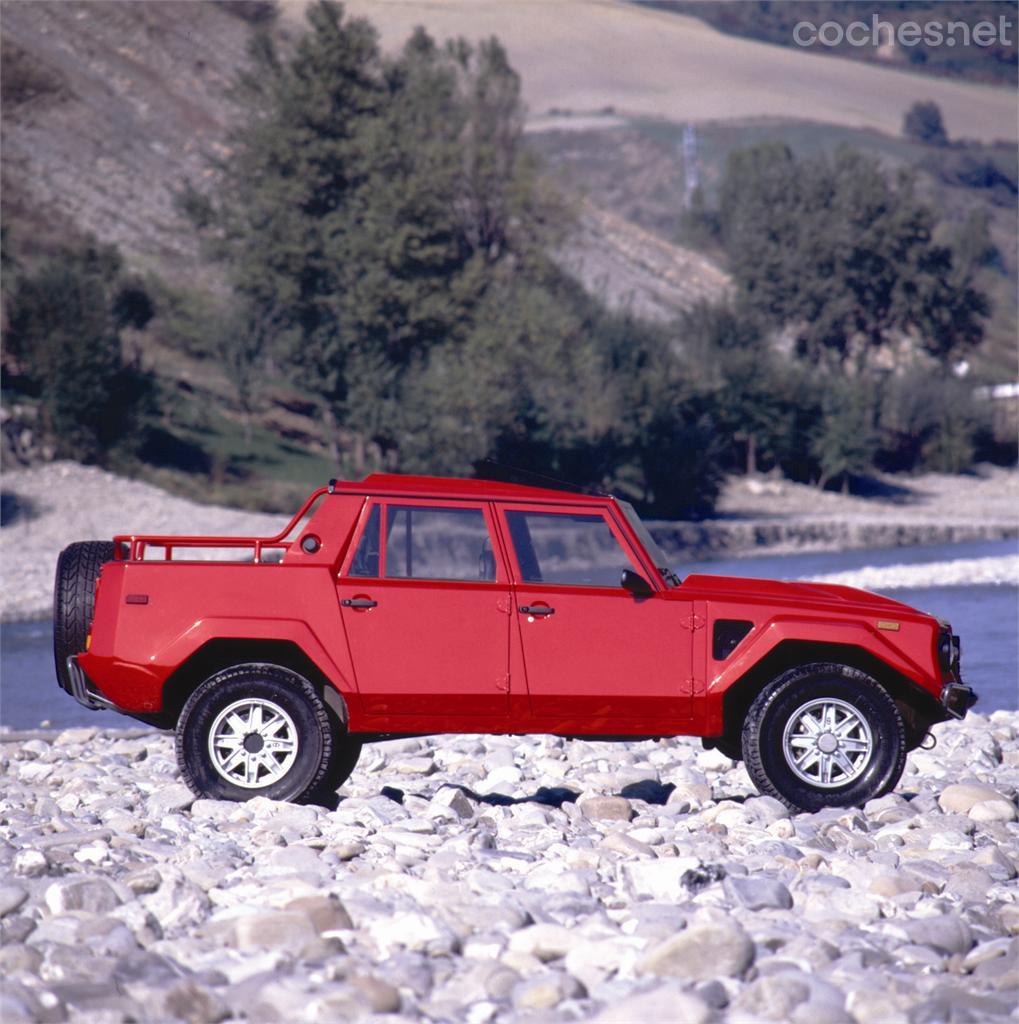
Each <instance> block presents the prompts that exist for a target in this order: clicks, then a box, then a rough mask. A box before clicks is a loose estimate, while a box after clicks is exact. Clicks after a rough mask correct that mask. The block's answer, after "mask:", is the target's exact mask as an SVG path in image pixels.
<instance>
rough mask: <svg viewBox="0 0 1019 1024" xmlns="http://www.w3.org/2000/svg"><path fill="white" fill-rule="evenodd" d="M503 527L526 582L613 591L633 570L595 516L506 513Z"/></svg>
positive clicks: (605, 527)
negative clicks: (505, 525) (506, 528)
mask: <svg viewBox="0 0 1019 1024" xmlns="http://www.w3.org/2000/svg"><path fill="white" fill-rule="evenodd" d="M506 522H507V525H508V526H509V534H510V538H511V539H512V541H513V547H514V550H515V551H516V555H517V564H518V565H519V566H520V573H521V575H522V577H523V579H524V581H525V582H527V583H561V584H567V585H571V586H579V587H618V586H619V585H620V584H619V578H620V576H622V574H623V570H624V569H632V568H633V566H632V564H631V562H630V559H629V558H628V557H627V554H626V552H625V551H624V550H623V548H622V547H621V546H620V544H619V541H618V540H616V537H615V534H613V532H612V530H611V529H609V524H608V523H607V522H605V520H604V519H603V518H602V517H601V516H599V515H583V514H579V513H577V514H574V513H556V512H515V511H507V513H506Z"/></svg>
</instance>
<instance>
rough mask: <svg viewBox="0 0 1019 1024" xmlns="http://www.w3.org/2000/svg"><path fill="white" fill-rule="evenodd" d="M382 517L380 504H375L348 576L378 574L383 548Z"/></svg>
mask: <svg viewBox="0 0 1019 1024" xmlns="http://www.w3.org/2000/svg"><path fill="white" fill-rule="evenodd" d="M381 518H382V517H381V514H380V510H379V506H378V505H375V506H374V507H373V508H372V510H371V513H370V514H369V516H368V522H367V523H365V525H364V533H362V534H361V539H360V541H358V544H357V550H356V551H355V552H354V559H353V561H352V562H351V563H350V571H349V572H348V573H347V575H348V576H378V574H379V552H380V551H381V550H382V547H381V544H380V543H379V537H380V532H379V523H380V521H381Z"/></svg>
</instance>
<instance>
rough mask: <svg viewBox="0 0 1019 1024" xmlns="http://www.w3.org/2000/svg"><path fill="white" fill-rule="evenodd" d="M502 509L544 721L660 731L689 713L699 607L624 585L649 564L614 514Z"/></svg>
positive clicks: (531, 688)
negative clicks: (694, 617)
mask: <svg viewBox="0 0 1019 1024" xmlns="http://www.w3.org/2000/svg"><path fill="white" fill-rule="evenodd" d="M501 515H502V517H503V523H504V526H505V530H504V532H505V535H506V536H507V537H508V538H509V541H510V548H511V550H512V553H513V557H514V559H515V562H516V565H515V568H514V575H515V597H514V605H515V608H514V612H515V618H516V621H517V625H518V628H519V630H520V636H521V641H522V645H523V652H524V665H525V669H526V672H527V686H528V693H529V695H530V700H531V708H532V711H533V713H534V715H535V717H536V718H537V719H539V720H540V721H541V722H542V723H545V725H544V727H545V728H548V729H549V731H555V732H574V731H575V732H587V733H595V732H600V733H603V734H612V733H620V734H633V733H637V732H639V733H643V734H645V735H656V734H657V732H658V730H661V731H662V732H668V731H669V730H670V729H671V728H674V727H676V726H677V725H681V724H682V723H683V722H684V721H685V720H686V719H688V718H689V716H690V712H691V698H692V693H693V681H692V676H693V644H692V640H691V631H690V629H689V621H690V620H689V616H690V614H691V612H692V610H693V609H692V604H691V603H690V602H687V601H679V600H675V599H674V598H672V597H667V596H666V594H667V593H668V592H667V591H665V590H664V589H658V590H656V592H655V593H654V594H653V595H652V596H651V597H647V598H640V599H639V598H635V597H634V596H633V595H632V594H631V593H630V592H629V591H627V590H624V589H623V587H622V586H621V585H620V577H621V576H622V573H623V570H624V569H631V570H632V571H634V572H639V573H641V574H642V575H644V576H645V578H646V577H647V575H648V570H647V569H645V568H644V567H643V566H642V565H641V564H640V562H639V560H638V559H637V558H635V556H634V553H633V552H632V550H631V549H630V547H629V544H628V543H627V541H626V539H625V537H624V535H623V533H622V531H621V529H620V528H619V525H618V524H617V523H616V522H615V521H614V520H613V518H612V516H611V514H610V513H609V512H608V510H604V511H601V510H597V509H594V510H592V509H591V508H575V509H569V508H563V509H557V510H552V509H551V508H550V507H549V506H531V507H529V506H524V505H521V506H509V507H505V508H503V510H502V512H501ZM656 585H657V584H656ZM684 619H686V622H685V623H684Z"/></svg>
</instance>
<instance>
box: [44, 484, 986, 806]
mask: <svg viewBox="0 0 1019 1024" xmlns="http://www.w3.org/2000/svg"><path fill="white" fill-rule="evenodd" d="M212 548H216V549H227V554H229V555H231V556H233V558H234V560H233V561H229V562H225V561H218V562H216V561H201V560H195V554H196V549H212ZM211 553H212V552H208V551H207V552H205V554H206V555H208V554H211ZM667 566H668V563H667V559H666V558H665V556H664V555H663V554H662V552H661V551H660V549H659V548H658V545H657V544H656V543H655V541H654V540H653V539H652V537H651V535H650V533H649V532H648V530H647V528H646V527H645V526H644V525H643V524H642V523H641V521H640V519H639V518H638V517H637V515H636V513H635V512H634V510H633V509H632V508H631V507H630V505H628V504H627V503H626V502H625V501H620V500H618V499H616V498H613V497H611V496H608V495H589V494H575V493H571V492H568V491H561V490H551V489H545V488H537V487H526V486H519V485H516V484H508V483H494V482H488V481H481V480H443V479H434V478H428V477H409V476H408V477H405V476H393V475H373V476H369V477H367V478H366V479H364V480H362V481H360V482H359V483H347V482H342V483H338V482H336V481H333V482H331V483H330V485H329V487H328V488H322V489H320V490H318V491H316V492H315V493H314V494H312V495H311V497H309V498H308V500H307V501H306V502H305V504H304V506H303V507H302V508H301V510H300V511H299V512H298V513H297V515H295V516H294V518H293V520H292V521H291V522H290V524H289V525H288V526H287V528H286V529H285V530H284V531H283V532H282V533H281V534H279V535H278V536H276V537H272V538H265V539H260V538H253V537H245V538H222V537H169V536H143V535H132V536H118V537H114V538H113V541H112V542H100V541H89V542H84V543H77V544H72V545H70V547H68V548H67V549H66V550H65V551H64V552H63V553H62V554H61V556H60V560H59V562H58V563H57V578H56V595H55V620H56V621H55V653H56V666H57V674H58V677H59V680H60V684H61V686H62V687H63V688H64V689H65V690H67V691H68V692H69V693H71V694H72V695H73V696H74V697H75V698H76V699H77V700H78V701H80V702H81V703H82V704H84V705H85V706H86V707H90V708H113V709H115V710H118V711H121V712H124V713H126V714H129V715H133V716H136V717H138V718H142V719H145V720H148V721H152V722H154V723H156V724H159V725H162V726H164V727H167V728H170V727H173V728H176V735H177V755H178V758H179V761H180V769H181V772H182V773H183V775H184V778H185V779H186V780H187V782H188V784H189V785H190V786H191V788H192V789H194V791H195V792H196V793H200V794H202V795H204V796H208V797H216V798H221V799H231V800H244V799H247V798H249V797H251V796H254V795H264V796H268V797H272V798H274V799H281V800H303V801H310V800H322V799H325V798H327V797H328V795H329V794H330V793H331V792H332V793H335V790H336V788H337V787H338V786H339V785H340V784H341V783H342V782H343V781H344V780H345V779H346V778H347V777H348V775H349V774H350V773H351V771H352V770H353V768H354V765H355V763H356V761H357V758H358V754H359V753H360V750H361V746H362V744H363V743H365V742H369V741H372V740H379V739H385V738H389V737H394V736H400V735H420V734H431V733H456V732H473V733H485V732H488V733H553V734H556V735H562V736H585V737H591V738H597V739H603V740H604V739H618V740H627V739H639V738H648V737H667V736H682V735H695V736H702V737H704V741H705V743H706V744H707V745H709V746H714V747H717V748H718V749H719V750H721V751H722V752H724V753H725V754H726V755H728V756H729V757H732V758H737V759H738V758H743V759H744V760H745V762H746V766H747V769H748V771H749V773H750V776H751V778H752V779H753V780H754V782H755V784H756V785H757V786H758V788H759V789H760V790H761V791H762V792H764V793H769V794H771V795H773V796H776V797H778V798H779V799H780V800H783V801H785V803H787V804H789V805H790V806H793V807H798V808H804V809H807V810H814V809H817V808H821V807H825V806H829V805H836V806H842V805H853V804H860V803H862V802H864V801H866V800H869V799H871V798H872V797H876V796H880V795H881V794H883V793H886V792H888V791H889V790H891V789H892V788H893V787H894V786H895V784H896V783H897V781H898V779H899V776H900V774H901V773H902V769H903V764H904V761H905V757H906V753H907V751H908V750H910V749H912V748H913V747H915V746H917V745H918V744H920V743H921V742H922V740H923V739H924V737H925V736H926V734H927V731H928V729H929V727H930V726H931V724H932V723H934V722H938V721H941V720H943V719H945V718H947V717H949V716H956V717H961V716H962V715H964V714H965V713H966V711H967V710H968V709H969V707H970V706H971V705H972V704H973V702H974V701H975V699H976V697H975V694H974V693H973V691H972V690H971V689H970V688H969V687H967V686H964V685H963V684H962V682H961V678H960V674H959V639H958V637H956V636H954V635H953V634H952V631H951V628H950V627H949V626H948V625H947V624H945V623H943V622H939V621H938V620H937V619H934V618H932V617H931V616H930V615H926V614H924V613H922V612H919V611H916V610H915V609H913V608H910V607H908V606H907V605H904V604H900V603H899V602H897V601H892V600H889V599H888V598H885V597H878V596H876V595H874V594H868V593H865V592H863V591H859V590H852V589H850V588H848V587H838V586H827V585H819V584H803V583H775V582H770V581H764V580H754V579H735V578H729V577H723V576H702V575H692V576H687V577H686V578H685V579H680V578H679V577H677V576H676V575H675V574H674V573H673V572H672V571H671V570H670V569H669V568H668V567H667Z"/></svg>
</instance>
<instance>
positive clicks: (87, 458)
mask: <svg viewBox="0 0 1019 1024" xmlns="http://www.w3.org/2000/svg"><path fill="white" fill-rule="evenodd" d="M6 305H7V314H8V330H7V334H6V338H5V348H6V353H5V355H6V357H7V360H8V367H13V368H14V369H15V371H16V377H17V382H18V385H19V388H20V390H22V391H25V392H28V393H29V394H34V395H36V396H38V399H39V403H40V406H41V410H42V414H43V424H44V428H45V431H46V434H47V436H48V438H49V440H50V442H51V443H52V444H53V446H54V449H55V451H56V453H57V455H59V456H61V457H64V458H71V459H76V460H78V461H80V462H102V461H104V460H105V459H106V458H107V457H108V456H109V454H110V452H111V451H112V450H115V449H117V448H118V447H119V446H123V445H127V446H130V445H131V444H133V443H134V441H135V440H137V437H136V432H135V431H136V427H137V423H138V416H139V414H140V413H141V411H142V410H143V409H144V405H145V400H146V397H147V394H148V391H149V385H148V380H147V378H146V377H145V375H144V374H143V373H142V372H141V371H140V370H139V368H138V367H137V366H136V365H135V364H134V363H133V362H132V361H130V360H128V359H126V358H125V356H124V353H123V350H122V345H121V338H120V330H121V329H122V328H124V327H126V326H129V325H131V326H144V324H145V323H146V322H147V320H148V318H149V317H151V315H152V308H151V303H150V301H149V299H148V296H147V294H146V293H145V291H144V289H143V288H142V286H141V285H140V284H139V283H138V282H137V281H136V280H133V279H125V278H124V277H123V276H122V267H121V261H120V257H119V255H118V253H117V251H116V249H114V248H113V247H112V246H103V245H98V244H97V243H95V242H93V241H87V242H85V243H84V244H82V245H81V246H79V247H78V248H75V249H68V250H63V251H60V252H58V253H56V254H55V255H54V256H52V257H51V258H50V259H49V260H48V261H47V262H46V263H45V264H44V265H43V266H41V267H40V268H39V269H38V271H36V272H35V273H20V274H18V275H17V277H16V282H15V285H14V287H13V289H12V293H11V297H10V300H9V303H7V304H6Z"/></svg>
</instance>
